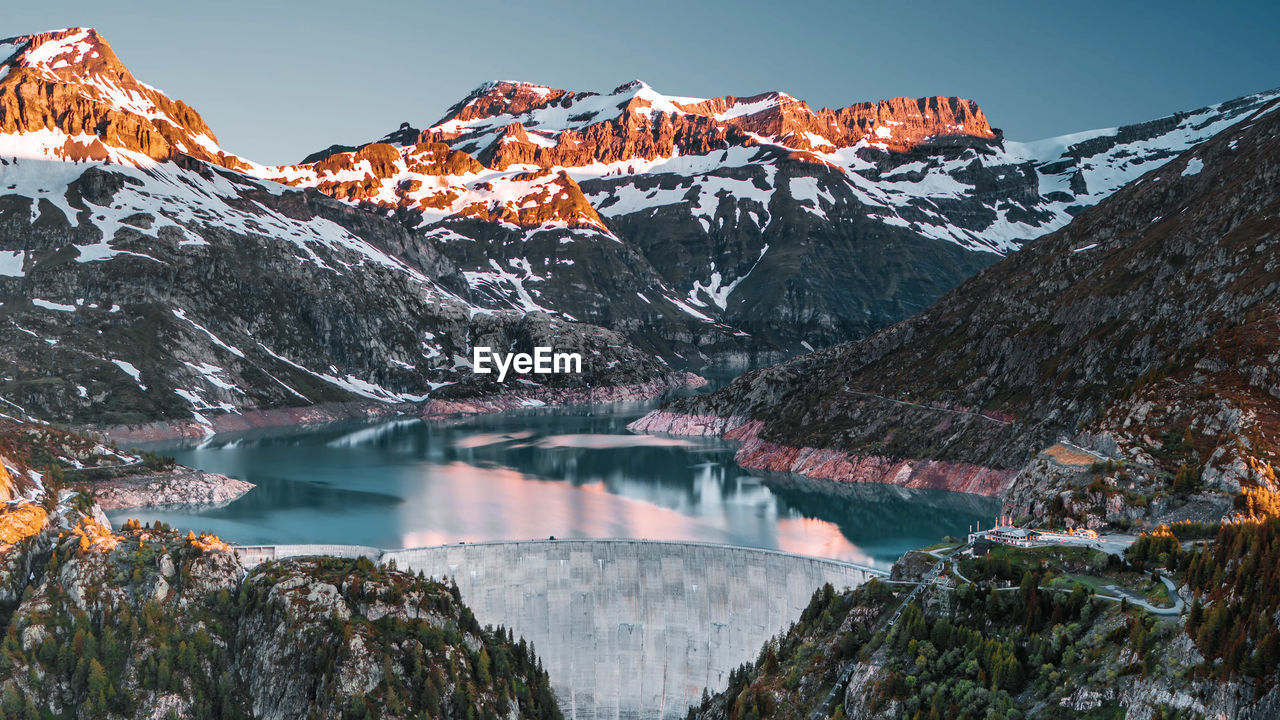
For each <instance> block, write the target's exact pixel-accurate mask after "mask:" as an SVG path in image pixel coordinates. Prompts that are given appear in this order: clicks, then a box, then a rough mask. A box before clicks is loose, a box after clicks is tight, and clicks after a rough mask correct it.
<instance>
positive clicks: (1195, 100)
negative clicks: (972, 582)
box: [0, 0, 1280, 163]
mask: <svg viewBox="0 0 1280 720" xmlns="http://www.w3.org/2000/svg"><path fill="white" fill-rule="evenodd" d="M42 6H43V7H42ZM71 25H84V26H92V27H96V28H98V30H99V31H101V32H102V33H103V35H104V36H105V37H106V38H107V40H108V41H110V42H111V44H112V46H113V47H114V48H115V50H116V53H117V54H119V55H120V57H121V58H122V59H123V60H124V62H125V63H126V64H127V65H128V66H129V67H130V68H131V69H132V70H133V71H134V73H135V74H136V75H137V76H138V78H139V79H140V80H142V81H143V82H146V83H148V84H151V85H154V86H156V87H159V88H161V89H162V90H164V91H165V92H167V93H168V94H170V95H171V96H174V97H177V98H180V99H182V100H184V101H186V102H187V103H189V104H190V105H192V106H193V107H195V108H196V110H198V111H199V112H200V113H201V114H202V115H204V117H205V119H206V120H207V121H208V122H209V124H210V126H211V127H212V128H213V130H214V132H215V133H217V135H218V137H219V139H220V141H221V142H222V145H223V147H225V148H226V149H228V150H230V151H232V152H235V153H237V154H240V155H243V156H245V157H249V158H252V159H254V160H258V161H260V162H268V163H282V162H292V161H296V160H298V159H300V158H301V157H302V156H304V155H306V154H307V153H309V152H311V151H313V150H317V149H320V148H323V147H326V146H328V145H330V144H333V143H355V142H361V141H367V140H372V139H375V138H377V137H380V136H381V135H383V134H384V133H386V132H388V131H390V130H392V129H394V128H395V127H396V126H397V125H399V123H400V122H401V121H404V120H408V121H410V122H412V123H414V124H415V125H417V126H419V127H421V126H423V125H426V124H428V123H430V122H433V121H434V120H436V119H438V118H439V116H440V115H441V114H442V113H443V111H444V110H445V109H446V108H448V107H449V106H450V105H452V104H453V103H454V102H456V101H457V100H458V99H460V98H461V97H462V96H463V95H465V94H466V93H467V92H468V91H469V90H470V89H471V88H473V87H475V86H476V85H478V84H480V83H481V82H484V81H485V80H490V79H518V80H528V81H531V82H537V83H542V84H545V85H551V86H556V87H565V88H571V89H583V90H610V89H612V88H613V87H615V86H617V85H620V84H622V83H623V82H626V81H628V80H631V79H633V78H640V79H643V80H645V81H647V82H648V83H649V84H650V85H653V86H654V88H655V89H657V90H659V91H660V92H665V93H668V94H672V95H694V96H714V95H749V94H753V93H757V92H763V91H766V90H784V91H786V92H789V93H791V94H792V95H794V96H796V97H799V98H802V99H804V100H806V101H808V102H809V103H810V104H811V105H813V106H814V107H815V108H816V107H820V106H830V107H837V106H842V105H847V104H850V103H853V102H858V101H863V100H875V99H879V98H884V97H892V96H895V95H907V96H920V95H959V96H963V97H969V98H973V99H975V100H977V101H978V102H979V103H980V104H981V105H982V107H983V109H984V110H985V111H986V113H987V115H988V117H989V119H990V120H991V123H992V124H993V125H995V126H996V127H1001V128H1003V129H1004V130H1005V132H1006V135H1007V136H1008V137H1010V138H1012V139H1017V140H1031V139H1038V138H1041V137H1047V136H1051V135H1058V134H1063V133H1068V132H1075V131H1079V130H1086V129H1091V128H1096V127H1107V126H1113V125H1119V124H1124V123H1129V122H1137V121H1142V120H1147V119H1151V118H1155V117H1159V116H1161V115H1166V114H1168V113H1171V112H1174V111H1177V110H1182V109H1193V108H1197V107H1202V106H1204V105H1208V104H1212V103H1214V102H1217V101H1220V100H1226V99H1229V98H1233V97H1237V96H1240V95H1244V94H1248V93H1251V92H1256V91H1260V90H1265V89H1270V88H1273V87H1276V86H1280V39H1278V37H1277V34H1276V33H1277V29H1278V28H1280V8H1277V7H1276V6H1275V4H1274V3H1265V2H1258V1H1257V0H1253V1H1252V2H1238V1H1234V0H1228V1H1226V2H1217V3H1208V2H1202V1H1201V2H1183V1H1182V0H1164V1H1163V2H1125V1H1124V0H1109V1H1108V2H1095V1H1093V0H1082V1H1078V2H1072V3H1062V2H1041V1H1039V0H1010V1H1005V0H989V1H988V2H960V1H959V0H905V1H903V2H892V1H889V0H875V1H873V2H864V1H863V0H834V1H827V2H819V1H816V0H815V1H812V2H804V1H803V0H792V1H791V2H787V3H782V2H756V1H754V0H679V1H676V2H670V1H668V0H643V1H640V0H629V1H626V2H613V1H611V0H597V1H596V2H570V1H567V0H563V1H562V0H530V1H528V2H518V3H517V2H510V3H498V2H489V1H488V0H451V1H450V2H437V1H435V0H419V1H409V0H405V1H403V2H390V1H388V0H348V1H346V2H334V1H332V0H311V1H309V2H299V1H297V0H257V1H255V2H240V1H237V2H212V1H211V2H206V3H199V4H196V3H182V2H179V3H174V2H151V1H146V2H131V1H130V0H118V2H113V3H104V2H102V1H101V0H93V1H92V2H89V1H87V0H62V1H61V2H58V3H57V4H56V6H54V5H53V4H52V3H21V4H16V3H14V4H10V6H8V7H6V8H5V10H4V13H3V15H2V16H0V37H8V36H12V35H20V34H26V33H30V32H37V31H41V30H48V29H54V28H60V27H67V26H71Z"/></svg>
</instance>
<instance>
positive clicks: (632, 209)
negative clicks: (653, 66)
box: [267, 81, 1276, 360]
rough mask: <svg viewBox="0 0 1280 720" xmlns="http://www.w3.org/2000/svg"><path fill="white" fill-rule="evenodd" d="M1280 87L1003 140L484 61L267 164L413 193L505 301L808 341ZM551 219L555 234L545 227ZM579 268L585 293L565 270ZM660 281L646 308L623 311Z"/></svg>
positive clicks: (427, 225)
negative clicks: (1190, 108) (584, 253)
mask: <svg viewBox="0 0 1280 720" xmlns="http://www.w3.org/2000/svg"><path fill="white" fill-rule="evenodd" d="M1275 95H1276V94H1275V93H1263V94H1259V95H1255V96H1250V97H1246V98H1241V99H1239V100H1236V101H1232V102H1228V103H1223V104H1220V105H1216V106H1213V107H1209V108H1204V109H1202V110H1199V111H1196V112H1192V113H1183V114H1179V115H1175V116H1171V117H1168V118H1163V119H1160V120H1156V121H1153V122H1149V123H1143V124H1140V125H1133V126H1128V127H1123V128H1112V129H1104V130H1095V131H1090V132H1085V133H1078V134H1075V135H1069V136H1064V137H1060V138H1051V139H1048V140H1043V141H1039V142H1031V143H1016V142H1011V141H1006V140H1005V139H1004V138H1003V136H1002V134H1001V133H1000V131H999V130H997V129H993V128H992V127H991V126H990V124H989V123H988V121H987V118H986V117H985V115H984V114H983V112H982V110H981V109H980V108H979V107H978V106H977V105H976V104H975V103H973V102H972V101H969V100H963V99H959V98H943V97H934V98H921V99H918V100H912V99H907V98H895V99H892V100H886V101H881V102H878V103H861V104H857V105H852V106H849V107H846V108H841V109H837V110H830V109H825V108H824V109H822V110H818V111H814V110H812V109H811V108H810V107H809V106H808V105H806V104H805V103H804V102H802V101H800V100H797V99H795V98H793V97H791V96H789V95H787V94H785V93H766V94H763V95H757V96H753V97H746V98H739V97H732V96H726V97H719V98H712V99H701V98H686V97H672V96H666V95H662V94H660V93H658V92H656V91H655V90H653V89H652V88H651V87H649V86H648V85H646V84H644V83H642V82H639V81H634V82H631V83H627V84H625V85H622V86H620V87H618V88H616V89H615V90H613V91H612V92H610V93H606V94H601V93H590V92H574V91H566V90H558V89H554V88H549V87H544V86H539V85H533V84H530V83H519V82H494V83H488V84H486V85H483V86H481V87H479V88H477V89H476V90H475V91H474V92H472V93H471V94H470V95H469V96H468V97H467V98H465V99H464V100H463V101H461V102H459V103H458V104H457V105H455V106H454V107H452V108H451V109H450V110H449V111H448V112H447V113H446V115H445V116H444V117H443V118H442V119H440V120H439V121H438V122H436V123H435V124H433V125H432V126H430V127H428V128H427V129H425V130H418V129H415V128H413V127H412V126H410V125H409V124H403V125H401V126H400V128H398V129H397V130H396V131H394V132H392V133H390V134H388V135H387V136H386V137H384V138H382V139H381V140H380V141H378V142H377V143H372V144H369V145H365V146H363V147H361V148H358V149H357V148H351V147H342V146H334V147H331V148H330V149H329V150H327V151H323V152H320V153H316V154H315V155H313V156H310V157H309V158H308V159H307V160H308V162H306V163H304V164H303V165H301V166H294V167H288V168H277V169H273V170H269V171H268V175H267V176H269V177H274V178H276V179H279V180H281V181H282V182H287V183H291V184H300V185H307V186H312V187H316V188H318V189H321V190H322V191H324V192H328V193H330V194H333V195H335V196H337V197H340V198H343V199H345V200H349V201H355V202H362V203H373V204H376V205H379V206H382V207H384V208H391V209H396V210H399V211H408V218H407V219H406V222H408V224H410V225H411V226H412V227H415V228H416V229H418V230H419V231H420V232H423V233H424V234H425V235H426V236H427V237H428V238H431V239H432V240H433V241H434V243H435V246H436V247H437V248H438V249H439V250H440V252H441V253H443V254H445V255H447V256H449V257H450V258H452V259H454V260H455V261H456V262H458V263H459V265H460V267H462V268H463V270H464V271H466V272H467V273H468V277H469V278H470V279H471V280H472V282H473V285H474V286H475V287H477V289H481V290H482V294H483V296H484V297H485V298H487V299H488V300H489V301H492V302H496V303H497V304H498V305H499V306H502V305H507V306H513V307H522V306H523V307H527V306H529V304H530V303H533V304H536V305H537V306H538V307H541V308H545V309H547V310H549V311H552V312H561V313H565V314H568V315H569V316H571V317H577V318H581V319H587V320H590V321H593V322H600V323H602V324H606V325H610V326H613V327H617V328H620V329H621V328H623V327H628V326H629V327H630V332H629V334H630V335H631V336H632V337H634V338H636V339H637V341H638V342H641V343H642V344H645V345H648V346H650V347H655V348H662V347H663V342H662V337H663V335H664V333H665V334H666V336H668V337H674V334H673V333H672V331H671V329H670V328H667V327H663V323H664V322H671V321H672V320H673V319H678V318H679V317H680V313H684V314H685V315H688V316H692V317H694V318H698V319H705V323H706V324H707V325H708V326H711V325H719V326H721V328H722V329H723V328H728V329H732V330H733V331H734V332H735V333H737V336H738V337H740V338H743V340H742V341H741V345H740V347H741V348H750V349H756V350H758V349H761V348H768V347H776V348H781V349H784V350H787V351H792V352H797V351H798V352H803V351H805V350H808V349H811V348H812V347H816V346H822V345H829V344H832V343H835V342H840V341H843V340H848V339H851V338H856V337H862V336H864V335H866V334H868V333H870V332H872V331H874V330H876V329H878V328H879V327H882V326H885V325H888V324H890V323H892V322H894V321H896V320H899V319H901V318H903V317H906V316H907V315H910V314H912V313H914V312H916V311H918V310H920V309H922V308H924V307H926V306H927V305H928V304H929V303H931V302H932V301H933V300H934V299H936V298H937V297H938V296H939V295H941V294H942V292H944V291H946V290H947V289H949V288H950V287H952V286H953V285H955V284H956V283H958V282H959V281H960V280H962V279H964V278H965V277H968V276H969V275H971V274H973V273H974V272H976V271H977V270H978V269H980V268H981V267H984V266H985V265H987V264H989V263H991V262H994V261H995V260H996V259H998V258H999V256H1001V255H1003V254H1007V253H1009V252H1012V251H1015V250H1017V249H1018V248H1019V247H1021V246H1022V245H1023V244H1024V243H1026V242H1027V241H1029V240H1031V239H1034V238H1036V237H1038V236H1040V235H1043V234H1045V233H1048V232H1051V231H1053V230H1055V229H1057V228H1059V227H1061V226H1063V225H1065V224H1066V223H1067V222H1068V221H1069V220H1070V219H1071V217H1073V216H1074V215H1075V214H1076V213H1078V212H1079V211H1080V210H1081V209H1083V208H1084V207H1088V206H1091V205H1093V204H1095V203H1097V202H1099V201H1100V200H1102V199H1103V198H1105V197H1107V196H1108V195H1110V194H1111V193H1113V192H1114V191H1116V190H1117V189H1118V188H1120V187H1121V186H1123V185H1124V184H1126V183H1127V182H1129V181H1131V180H1133V179H1135V178H1137V177H1138V176H1140V175H1142V174H1144V173H1146V172H1148V171H1150V170H1153V169H1155V168H1157V167H1159V166H1160V165H1161V164H1163V163H1164V162H1165V161H1167V160H1168V159H1169V158H1171V157H1174V156H1176V155H1177V154H1178V153H1180V152H1182V151H1183V150H1185V149H1186V148H1188V147H1191V146H1192V145H1194V144H1196V143H1198V142H1200V141H1203V140H1204V139H1206V138H1208V137H1210V136H1212V135H1214V134H1216V133H1217V132H1219V131H1221V130H1222V129H1224V128H1226V127H1228V126H1230V125H1231V124H1232V123H1234V122H1235V121H1237V120H1238V119H1239V118H1240V117H1242V116H1243V114H1245V113H1248V112H1251V111H1252V110H1254V109H1256V108H1257V107H1259V106H1260V105H1261V104H1262V103H1264V102H1266V101H1267V100H1268V99H1270V98H1273V97H1275ZM442 165H447V166H448V169H442ZM535 188H536V189H535ZM475 219H481V220H486V221H495V220H496V221H497V226H500V227H502V228H503V231H502V232H495V230H494V227H495V225H494V223H493V222H486V223H481V224H477V223H475V222H473V221H474V220H475ZM546 233H552V235H553V236H555V237H557V238H558V240H557V241H555V242H552V243H549V244H547V243H538V242H537V239H538V238H540V237H542V236H543V235H544V234H546ZM467 238H470V239H471V242H468V241H467ZM591 238H595V239H596V241H595V242H592V241H591V240H590V239H591ZM608 240H612V241H615V243H616V245H614V246H609V245H608V244H607V243H606V241H608ZM531 243H532V245H531ZM534 245H536V246H537V247H536V248H535V247H534ZM597 246H605V247H612V248H613V249H614V250H615V251H619V252H620V251H621V250H622V249H623V248H629V249H631V250H633V251H634V254H635V255H638V256H640V257H641V258H642V259H643V261H644V262H643V263H642V264H637V262H636V261H635V260H634V259H632V260H631V261H630V262H628V263H627V264H628V265H629V266H630V267H631V268H638V269H640V270H642V271H643V272H642V273H641V274H642V275H643V276H644V277H643V279H633V278H630V277H627V274H626V272H625V271H623V272H622V274H621V275H620V274H619V270H618V268H617V267H616V265H611V266H610V267H608V268H601V267H594V266H592V265H591V264H590V261H589V260H587V259H584V258H582V257H579V256H578V251H579V249H581V248H585V247H597ZM619 277H623V278H626V281H625V282H619V280H618V278H619ZM562 278H563V280H562ZM584 284H585V286H586V287H588V288H589V290H590V292H589V293H587V295H586V297H589V298H590V299H591V301H588V303H587V304H586V305H585V306H584V305H583V304H582V303H583V299H584V298H583V297H582V296H574V295H573V294H572V293H566V292H565V291H564V288H565V287H583V286H584ZM600 296H605V297H608V298H609V302H608V303H607V308H606V307H603V306H600V305H599V304H598V303H597V304H594V305H593V304H592V301H594V300H595V299H596V298H598V297H600ZM654 299H657V300H659V302H660V303H661V304H662V306H663V307H662V308H661V309H660V312H661V313H663V316H662V317H661V318H659V319H658V321H657V322H654V323H649V324H647V325H645V326H644V327H643V329H640V328H637V326H636V325H634V324H628V323H627V322H624V321H623V318H627V317H628V308H629V307H635V306H639V305H641V304H643V303H646V302H649V303H651V301H653V300H654ZM671 305H674V306H675V309H676V310H677V311H678V312H672V308H671ZM645 309H646V310H649V311H653V310H654V308H652V307H646V308H645ZM717 340H719V338H717ZM708 344H710V343H708ZM720 347H723V345H721V346H720ZM702 349H704V350H705V349H706V348H702ZM673 359H677V360H679V359H686V358H684V356H680V358H673Z"/></svg>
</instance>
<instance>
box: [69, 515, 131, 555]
mask: <svg viewBox="0 0 1280 720" xmlns="http://www.w3.org/2000/svg"><path fill="white" fill-rule="evenodd" d="M71 534H72V535H74V536H75V537H77V538H79V539H80V549H81V550H84V551H90V550H91V551H95V552H110V551H112V550H114V549H115V547H116V545H119V544H120V536H119V535H116V534H115V533H113V532H112V531H111V528H110V527H109V526H107V525H103V524H101V523H99V522H98V521H96V520H94V519H93V518H91V517H87V516H86V517H83V518H81V519H80V522H79V523H78V524H77V525H76V526H75V527H74V528H72V529H71Z"/></svg>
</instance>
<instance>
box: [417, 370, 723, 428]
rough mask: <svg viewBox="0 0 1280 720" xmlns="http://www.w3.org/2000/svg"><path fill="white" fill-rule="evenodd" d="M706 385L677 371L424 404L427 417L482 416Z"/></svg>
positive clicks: (647, 396) (611, 400)
mask: <svg viewBox="0 0 1280 720" xmlns="http://www.w3.org/2000/svg"><path fill="white" fill-rule="evenodd" d="M706 384H707V380H706V378H703V377H701V376H699V375H695V374H693V373H688V372H685V373H676V374H675V376H674V378H673V380H672V381H658V380H651V381H649V382H643V383H634V384H631V385H606V386H602V387H592V388H547V387H529V388H528V389H525V390H518V391H508V392H505V393H499V394H497V395H488V396H480V397H474V398H457V399H439V400H434V399H433V400H428V401H426V402H425V403H424V404H423V405H422V406H421V411H420V412H421V415H422V417H424V418H438V417H448V416H451V415H480V414H485V413H496V412H505V411H507V410H525V409H528V408H536V407H569V406H573V405H601V404H606V403H618V402H640V401H644V400H652V399H653V398H655V397H658V396H660V395H662V394H663V393H665V392H667V391H668V390H672V389H674V388H679V387H687V388H696V387H702V386H703V385H706Z"/></svg>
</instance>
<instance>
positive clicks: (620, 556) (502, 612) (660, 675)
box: [238, 540, 885, 720]
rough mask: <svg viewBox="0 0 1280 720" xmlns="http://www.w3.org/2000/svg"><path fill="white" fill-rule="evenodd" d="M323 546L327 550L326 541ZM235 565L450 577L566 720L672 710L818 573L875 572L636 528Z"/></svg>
mask: <svg viewBox="0 0 1280 720" xmlns="http://www.w3.org/2000/svg"><path fill="white" fill-rule="evenodd" d="M330 550H332V552H330ZM238 551H239V552H240V553H241V557H242V559H243V561H244V562H245V563H246V564H255V563H256V562H261V561H263V560H269V559H273V558H284V557H292V556H299V555H340V556H343V557H360V556H364V557H369V558H370V559H373V560H375V561H379V562H384V563H385V562H392V561H394V563H395V565H396V567H397V568H399V569H401V570H409V571H413V572H417V571H422V572H423V574H425V575H427V576H430V577H435V578H444V577H449V578H452V579H453V581H454V582H455V583H457V585H458V589H459V591H460V592H461V595H462V599H463V601H464V602H466V603H467V605H468V606H469V607H470V608H471V610H472V612H474V613H475V616H476V619H478V620H479V621H480V623H481V624H493V625H505V626H507V627H509V628H511V629H512V630H513V631H514V632H515V634H516V635H519V636H522V637H524V638H525V639H526V640H527V641H529V642H531V643H532V644H533V645H534V648H535V649H536V651H537V653H538V656H539V657H540V658H541V659H542V662H543V664H544V666H545V667H546V669H547V672H548V674H549V675H550V677H551V683H552V687H553V688H554V690H555V692H556V698H557V700H558V701H559V702H560V707H561V709H562V710H563V711H564V714H565V717H566V718H570V719H571V720H603V719H605V718H609V719H611V720H624V719H626V720H629V719H633V718H634V719H636V720H639V719H644V720H660V719H668V718H683V717H684V715H685V712H686V710H687V709H688V707H689V706H690V705H691V704H693V703H696V702H697V701H698V700H699V699H700V698H701V696H702V691H703V689H704V688H706V689H707V690H708V691H710V692H716V691H719V690H722V689H724V687H725V686H726V684H727V682H728V679H729V672H730V671H731V670H733V669H734V668H736V667H737V666H739V665H741V664H742V663H744V662H749V661H753V660H754V659H755V657H756V655H757V654H758V653H759V651H760V648H761V646H762V645H763V644H764V643H765V641H767V640H768V639H769V638H771V637H773V636H774V635H777V634H778V633H780V632H782V631H784V630H786V629H787V627H788V626H789V625H790V624H791V623H792V622H795V621H796V620H797V619H799V617H800V613H801V611H802V610H803V609H804V607H805V606H806V605H808V603H809V599H810V597H811V596H812V594H813V592H814V590H817V589H818V588H821V587H822V586H823V584H825V583H831V584H832V585H833V586H835V587H836V588H837V589H840V588H845V587H857V586H859V585H861V584H862V583H864V582H866V581H867V580H869V579H871V578H873V577H882V576H884V575H885V573H884V571H881V570H876V569H873V568H870V567H865V566H861V565H856V564H852V563H845V562H840V561H835V560H824V559H820V558H812V557H806V556H801V555H792V554H789V553H783V552H778V551H771V550H762V549H756V548H745V547H737V546H728V545H714V544H705V543H681V542H661V541H649V540H537V541H522V542H491V543H476V544H467V545H445V546H439V547H428V548H414V549H408V550H386V551H382V550H378V549H376V548H360V547H353V546H325V545H304V546H288V545H277V546H258V547H243V548H238Z"/></svg>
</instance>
